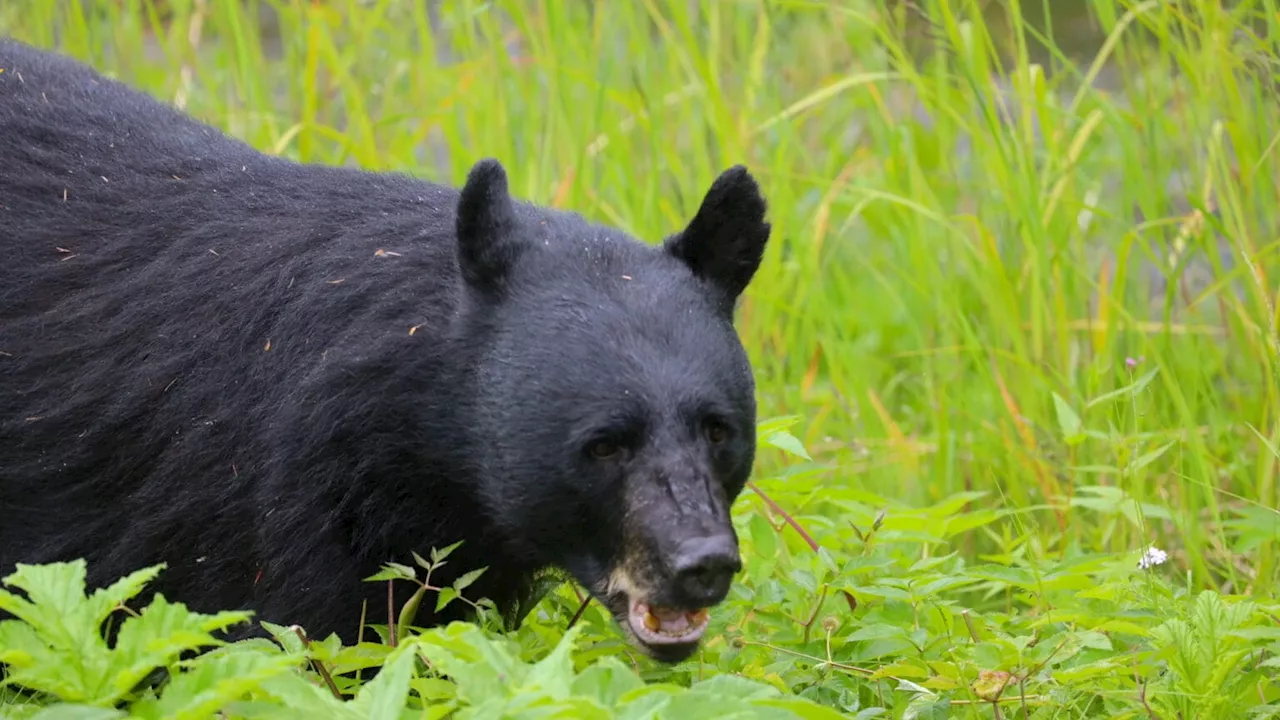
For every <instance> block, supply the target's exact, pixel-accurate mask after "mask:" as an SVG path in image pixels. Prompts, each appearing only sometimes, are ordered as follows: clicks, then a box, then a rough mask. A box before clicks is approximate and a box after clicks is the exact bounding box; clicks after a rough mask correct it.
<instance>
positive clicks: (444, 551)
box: [431, 540, 463, 565]
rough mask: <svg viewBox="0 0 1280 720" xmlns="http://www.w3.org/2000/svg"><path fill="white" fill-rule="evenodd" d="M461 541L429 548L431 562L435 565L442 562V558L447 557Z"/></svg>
mask: <svg viewBox="0 0 1280 720" xmlns="http://www.w3.org/2000/svg"><path fill="white" fill-rule="evenodd" d="M462 543H463V541H462V540H459V541H458V542H456V543H453V544H451V545H446V546H444V547H443V548H431V562H432V563H433V564H436V565H439V564H441V563H442V562H444V559H445V558H447V557H449V555H451V554H452V553H453V551H454V550H457V549H458V547H459V546H460V545H462Z"/></svg>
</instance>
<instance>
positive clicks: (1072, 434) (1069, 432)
mask: <svg viewBox="0 0 1280 720" xmlns="http://www.w3.org/2000/svg"><path fill="white" fill-rule="evenodd" d="M1052 395H1053V407H1054V410H1055V411H1056V412H1057V414H1058V427H1059V428H1060V429H1061V430H1062V435H1063V439H1065V440H1066V442H1067V444H1068V445H1075V444H1077V443H1079V442H1080V441H1081V440H1083V439H1084V424H1083V423H1082V422H1081V421H1080V416H1079V415H1077V414H1076V411H1075V410H1073V409H1072V408H1071V406H1070V405H1068V404H1067V401H1066V400H1063V399H1062V396H1061V395H1059V394H1058V393H1056V392H1055V393H1052Z"/></svg>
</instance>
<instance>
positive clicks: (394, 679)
mask: <svg viewBox="0 0 1280 720" xmlns="http://www.w3.org/2000/svg"><path fill="white" fill-rule="evenodd" d="M417 649H418V643H417V641H416V640H409V641H407V642H405V643H403V644H401V645H399V646H397V647H396V649H395V650H394V651H393V652H392V653H391V655H390V656H389V659H388V661H387V664H386V665H384V666H383V668H382V670H380V671H379V672H378V674H377V675H376V676H375V677H374V678H373V680H371V681H370V682H368V683H366V684H365V685H364V687H362V688H360V691H359V692H358V693H356V697H355V699H354V700H352V701H351V703H350V707H351V709H352V710H353V711H355V712H358V713H360V716H361V717H363V718H370V719H371V720H399V717H400V714H401V712H402V711H403V710H404V707H405V701H406V700H407V699H408V694H409V681H410V680H411V679H412V676H413V668H414V663H415V661H416V660H417Z"/></svg>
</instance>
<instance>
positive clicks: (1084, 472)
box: [0, 0, 1280, 718]
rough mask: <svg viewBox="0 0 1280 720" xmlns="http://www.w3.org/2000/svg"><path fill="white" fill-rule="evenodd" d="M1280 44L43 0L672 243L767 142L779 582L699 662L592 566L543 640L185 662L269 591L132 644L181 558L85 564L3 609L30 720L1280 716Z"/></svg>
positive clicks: (1161, 24)
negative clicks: (96, 578) (609, 612)
mask: <svg viewBox="0 0 1280 720" xmlns="http://www.w3.org/2000/svg"><path fill="white" fill-rule="evenodd" d="M1050 10H1052V12H1049V11H1050ZM1278 29H1280V3H1277V2H1275V1H1273V0H1252V1H1247V0H1242V1H1240V2H1216V1H1210V0H1183V1H1176V2H1175V1H1172V0H1170V1H1165V2H1162V1H1160V0H1146V1H1145V2H1132V1H1130V0H1089V1H1087V2H1076V1H1072V2H1058V1H1055V2H1052V3H1050V2H1049V1H1048V0H1043V1H1031V0H1028V1H1027V2H1022V3H1017V2H1013V0H1004V1H1002V2H977V1H976V0H967V1H966V0H918V1H915V2H905V1H901V0H899V1H895V2H889V0H845V1H844V2H834V1H831V2H826V1H822V0H733V1H731V0H712V1H709V2H690V1H687V0H686V1H676V0H637V1H636V2H621V1H616V2H615V1H613V0H611V1H610V2H607V3H595V2H586V1H584V0H563V1H562V0H541V1H536V0H527V1H524V2H514V1H512V2H501V3H481V2H474V1H466V0H463V1H458V2H443V3H442V2H434V1H432V2H426V1H422V2H419V1H416V0H415V1H413V2H409V1H404V2H400V1H393V0H326V1H323V2H322V1H319V0H317V1H316V2H304V1H303V0H168V1H166V2H160V1H159V0H155V1H152V0H9V2H6V3H4V4H3V5H0V32H3V33H5V34H10V35H14V36H16V37H19V38H21V39H24V40H27V41H30V42H34V43H36V44H39V45H42V46H46V47H52V48H57V49H60V50H62V51H64V52H68V53H70V54H72V55H74V56H76V57H79V58H82V59H85V60H89V61H92V62H93V63H94V64H95V65H96V66H98V67H99V68H101V69H102V70H104V71H106V72H108V73H110V74H112V75H114V76H116V77H119V78H121V79H123V80H126V81H127V82H129V83H131V84H133V85H135V86H137V87H140V88H142V89H144V90H146V91H148V92H151V93H154V94H155V95H157V96H158V97H161V98H164V99H166V100H168V101H171V102H174V103H176V104H178V105H179V106H181V107H184V108H185V109H186V110H188V111H189V112H191V113H193V114H195V115H196V116H198V117H200V118H202V119H205V120H207V121H210V122H212V123H214V124H215V125H217V126H219V127H221V128H224V129H226V130H227V131H228V132H230V133H231V134H233V135H235V136H237V137H241V138H243V139H245V140H247V141H249V142H250V143H252V144H253V145H255V146H257V147H259V148H261V149H263V150H264V151H266V152H272V153H279V154H282V155H285V156H288V157H292V158H296V159H299V160H303V161H308V162H322V163H333V164H350V165H360V166H363V167H366V168H370V169H388V170H399V171H407V172H411V173H414V174H417V175H419V176H422V177H426V178H430V179H435V180H441V181H447V182H453V183H458V182H460V181H461V180H462V178H463V176H464V174H465V172H466V169H467V168H468V167H469V166H470V164H471V163H472V162H474V161H475V160H476V159H478V158H480V157H483V156H496V157H498V158H500V159H501V160H502V161H503V162H504V163H505V164H506V166H507V168H508V170H509V172H510V173H511V176H512V186H513V189H514V191H515V192H517V193H518V194H520V195H522V196H524V197H527V198H530V199H533V200H537V201H540V202H544V203H548V204H552V205H556V206H559V207H567V208H572V209H575V210H578V211H581V212H583V213H584V214H586V215H589V216H591V217H593V218H596V219H600V220H604V221H607V222H611V223H614V224H617V225H619V226H620V227H622V228H624V229H626V230H629V231H631V232H633V233H635V234H637V235H639V236H641V237H645V238H649V239H652V240H656V239H658V238H660V237H661V236H662V235H665V234H666V233H668V232H670V231H671V230H673V229H675V228H678V227H680V226H681V225H683V223H684V222H685V220H686V219H687V218H688V217H689V216H690V214H691V213H692V211H693V210H694V209H695V207H696V203H697V201H698V200H699V198H700V197H701V193H702V192H704V191H705V188H706V187H707V185H708V183H709V182H710V181H711V179H712V178H713V177H714V176H715V174H717V173H718V172H719V171H720V170H722V169H723V168H724V167H726V166H728V165H730V164H733V163H736V162H745V163H746V164H748V165H749V166H750V167H751V169H752V171H753V172H754V173H755V174H756V176H757V177H758V178H759V179H760V181H761V183H762V185H763V187H764V190H765V192H766V195H767V197H768V198H769V201H770V205H771V219H772V221H773V223H774V228H775V234H774V240H773V243H772V245H771V247H770V250H769V253H768V255H767V257H766V260H765V264H764V267H763V268H762V270H761V272H760V274H759V276H758V277H757V280H756V282H755V284H754V285H753V287H752V288H751V290H750V291H749V297H748V298H747V299H746V302H745V303H744V306H743V308H742V310H741V316H740V327H741V329H742V333H743V336H744V339H745V341H746V343H747V346H748V349H749V351H750V353H751V355H752V358H753V361H754V363H755V366H756V368H757V374H758V379H759V383H760V403H761V409H762V413H763V414H764V416H765V418H766V420H765V422H764V423H762V426H761V429H760V433H761V437H762V439H764V440H765V444H764V446H763V448H764V449H762V453H761V457H760V461H759V470H758V473H757V476H756V478H755V482H754V483H753V488H752V490H750V491H749V492H748V493H747V494H746V495H745V496H744V497H743V499H742V500H741V501H740V503H739V505H738V506H737V509H736V513H735V517H736V520H737V522H738V523H739V526H740V530H741V534H742V537H743V552H744V558H745V559H746V562H747V569H746V571H745V572H744V574H743V576H742V578H741V580H740V582H739V583H737V584H736V585H735V588H734V590H733V593H732V595H731V598H730V600H729V601H728V602H727V603H726V604H725V605H724V606H723V607H722V608H720V609H718V610H717V612H716V613H715V615H714V617H713V626H712V632H711V633H710V635H709V642H707V644H706V647H705V649H704V650H703V652H702V653H701V654H699V655H698V656H696V657H695V658H694V659H692V660H691V661H690V662H688V663H685V664H683V665H681V666H677V667H674V668H667V667H660V666H656V665H654V664H652V663H650V662H648V661H646V660H645V659H643V658H640V657H637V656H636V655H635V653H634V652H633V651H631V650H630V649H629V648H627V647H626V645H625V644H624V643H623V642H622V641H621V638H620V636H619V635H618V633H617V631H616V630H615V629H614V628H613V627H612V624H611V621H610V620H609V618H608V617H607V616H606V615H605V613H604V612H603V611H602V610H601V609H600V608H599V607H598V606H596V605H594V604H593V605H589V606H588V607H587V609H586V610H585V612H583V613H582V615H581V617H580V619H578V621H577V622H576V623H575V624H574V626H573V629H572V631H570V634H571V635H572V637H566V628H567V627H568V626H569V624H570V619H571V618H573V617H574V616H575V614H576V613H577V612H578V610H579V606H580V600H579V595H578V594H577V593H578V591H577V590H576V589H574V588H572V587H569V586H559V587H556V588H555V589H553V590H552V591H551V592H550V593H549V594H548V595H547V596H546V597H545V598H544V599H543V600H542V602H541V603H540V604H538V605H537V606H536V607H535V608H534V609H533V611H532V612H531V614H530V615H529V616H528V618H527V619H526V621H525V623H524V624H523V625H522V626H521V627H520V628H519V629H517V630H506V631H504V630H502V629H500V628H498V627H496V626H495V625H494V624H493V623H491V622H488V621H487V620H486V619H485V617H483V616H482V617H481V618H480V619H479V620H478V622H479V624H477V625H470V624H468V625H456V626H451V627H448V628H441V629H436V630H432V631H429V632H426V633H423V634H418V633H411V634H410V637H409V638H408V639H406V638H405V637H404V636H403V635H401V636H400V641H399V642H398V643H396V646H395V648H394V649H393V648H392V646H391V644H390V643H389V642H388V641H389V639H390V638H389V637H388V636H387V634H386V633H385V631H384V633H383V636H382V637H383V640H384V641H383V642H379V643H365V644H363V645H361V646H357V647H353V648H342V647H339V646H337V645H336V644H334V643H333V642H331V641H324V640H323V639H313V640H311V641H310V642H309V644H304V643H303V641H302V640H301V639H300V637H301V636H299V634H298V633H297V632H296V631H290V630H289V629H287V628H277V630H278V631H279V632H278V636H277V637H278V642H277V643H274V644H273V643H266V642H260V643H249V644H247V645H244V646H232V647H225V648H221V649H218V650H215V651H213V652H209V653H205V654H203V655H200V656H199V658H198V659H196V660H194V661H191V662H190V664H189V665H183V666H180V665H179V654H180V652H181V651H182V650H184V649H189V648H196V647H202V646H205V645H206V644H207V643H208V642H209V638H210V636H209V635H208V633H209V632H210V631H211V630H212V629H214V628H216V627H219V626H222V625H225V624H226V623H228V622H232V621H234V620H236V619H238V618H239V617H240V616H238V615H224V616H217V617H203V616H192V615H190V614H189V613H187V612H186V611H185V609H183V608H181V606H177V605H172V604H168V603H166V602H161V603H157V604H154V605H152V606H150V607H148V608H147V609H146V610H143V609H142V608H138V607H133V608H132V609H131V611H130V612H125V611H123V610H119V611H116V612H115V613H113V614H112V615H111V617H112V618H113V619H114V621H115V622H121V621H123V622H124V627H125V628H133V630H132V631H126V632H125V634H124V635H122V637H124V638H125V639H124V640H122V641H121V644H120V645H117V646H116V647H114V648H108V647H107V646H106V645H105V644H100V643H97V642H96V641H95V640H94V639H93V638H94V637H96V636H95V635H94V633H93V630H92V629H93V628H94V627H96V624H95V623H96V620H97V619H98V618H99V617H106V616H107V614H108V613H111V612H112V608H114V607H116V605H117V604H118V603H121V602H125V601H126V600H127V599H128V598H129V597H131V596H132V592H133V591H136V589H137V588H138V587H139V585H138V583H141V582H143V581H144V580H145V579H146V578H148V577H150V575H147V574H145V573H144V574H143V575H139V576H136V577H135V578H134V579H132V580H130V581H128V582H127V583H125V584H124V585H122V586H120V588H119V589H117V590H115V591H113V592H111V593H107V594H105V595H97V596H92V598H93V599H88V598H85V597H83V594H82V589H81V588H80V587H79V586H78V585H77V583H78V582H79V581H78V578H79V577H81V576H82V573H83V568H79V567H78V566H76V565H67V566H51V567H47V568H25V569H23V570H21V571H19V572H18V573H16V574H14V575H11V576H10V577H9V578H8V579H7V580H6V587H8V590H9V592H8V594H4V595H0V607H3V608H4V609H6V610H8V611H10V612H13V613H14V614H15V615H18V616H19V617H20V618H21V620H20V621H9V622H7V623H4V624H0V662H4V663H8V665H9V670H8V672H9V673H10V674H9V675H8V677H7V680H6V683H7V684H6V688H7V689H5V690H3V691H0V692H3V693H4V695H3V696H0V697H2V699H0V712H3V713H6V714H8V715H11V716H14V717H33V716H39V717H42V718H73V717H74V718H94V717H115V716H117V715H119V714H122V713H132V714H133V715H134V716H137V717H208V716H210V714H211V713H213V712H214V711H215V710H218V709H221V711H222V712H224V713H226V714H227V715H228V716H232V717H258V716H288V717H297V716H299V715H300V714H307V713H310V714H317V715H319V716H323V717H329V716H334V717H337V716H343V715H352V716H353V717H354V716H360V717H459V718H461V717H499V716H504V717H614V716H616V717H628V718H631V717H635V718H640V717H699V716H703V715H707V714H708V713H714V714H715V716H718V717H742V718H755V717H813V718H818V717H826V716H828V715H827V714H824V713H828V714H829V713H845V714H847V715H849V716H854V717H868V718H869V717H886V718H889V717H892V718H941V717H966V718H967V717H983V718H995V717H1001V718H1009V717H1019V718H1021V717H1035V718H1049V717H1053V718H1058V717H1109V718H1110V717H1121V718H1124V717H1144V718H1145V717H1151V718H1173V717H1184V718H1192V717H1197V718H1199V717H1203V718H1217V717H1223V718H1227V717H1231V718H1238V717H1270V716H1274V715H1276V714H1277V707H1278V706H1280V688H1278V687H1277V683H1276V679H1275V677H1276V668H1277V666H1278V662H1277V659H1276V658H1277V652H1278V651H1280V605H1278V604H1277V602H1276V601H1275V600H1273V599H1272V598H1273V596H1274V595H1275V593H1276V590H1277V580H1278V579H1280V571H1278V570H1277V562H1276V560H1277V558H1276V550H1277V540H1280V513H1277V510H1276V507H1277V490H1276V476H1277V469H1278V468H1280V420H1278V418H1277V410H1280V402H1278V395H1280V376H1278V374H1277V360H1278V357H1277V356H1278V353H1280V334H1278V333H1277V324H1278V322H1280V316H1278V315H1277V300H1278V298H1277V281H1276V279H1275V278H1276V277H1277V272H1278V271H1280V263H1278V262H1277V248H1278V247H1280V245H1278V243H1277V232H1276V229H1277V228H1278V227H1280V225H1278V224H1277V214H1278V212H1280V202H1278V198H1277V182H1278V180H1280V173H1278V172H1277V171H1278V170H1280V158H1278V157H1277V156H1278V153H1280V150H1278V149H1277V145H1280V106H1278V105H1277V103H1276V90H1277V86H1276V82H1275V80H1274V76H1275V70H1276V68H1277V66H1278V63H1277V60H1278V59H1280V54H1278V52H1277V30H1278ZM1152 544H1154V545H1157V546H1158V547H1160V548H1162V549H1164V550H1166V551H1167V552H1168V560H1167V562H1166V563H1164V564H1163V565H1159V566H1157V567H1154V568H1151V569H1150V570H1140V569H1139V568H1138V567H1137V560H1138V558H1139V556H1141V555H1142V553H1143V551H1144V550H1146V549H1147V548H1148V547H1149V546H1151V545H1152ZM427 550H428V549H427V548H424V549H423V552H426V551H427ZM404 570H407V568H405V569H402V570H401V572H403V571H404ZM421 571H422V568H418V569H417V572H418V573H419V575H420V574H421ZM451 592H454V595H458V594H460V595H461V596H462V597H464V598H466V589H465V588H458V589H455V591H451ZM473 600H474V599H473ZM423 601H424V602H436V600H433V599H430V598H425V599H424V600H423ZM453 601H460V600H456V599H455V600H453ZM28 602H30V603H33V604H31V605H28V604H27V603H28ZM138 612H141V615H140V616H138V617H136V618H132V619H127V620H126V619H125V618H127V617H131V614H130V613H134V614H136V613H138ZM126 640H127V642H126ZM384 662H385V663H387V665H386V671H384V672H382V673H380V674H379V675H377V679H376V680H373V681H372V682H363V680H367V679H368V677H369V676H370V675H371V672H370V671H369V669H370V668H372V667H374V666H378V665H381V664H383V663H384ZM180 667H182V668H185V669H184V670H181V671H179V668H180ZM155 668H169V669H170V670H172V671H173V672H174V677H173V679H172V680H171V681H170V682H169V683H168V684H165V685H162V686H160V689H159V690H151V689H146V686H145V685H144V686H139V685H138V683H139V682H140V681H142V680H143V679H145V678H149V677H154V675H153V674H152V671H153V670H154V669H155ZM348 673H350V674H351V675H350V676H347V675H346V674H348ZM357 674H358V675H359V676H357ZM326 675H327V676H329V677H328V680H326V679H325V676H326ZM362 678H363V680H362ZM333 690H337V691H338V694H340V695H343V696H344V697H346V698H347V699H346V700H345V701H344V702H339V701H338V700H337V699H336V698H335V697H334V692H333ZM58 701H62V702H64V703H67V704H64V705H57V704H56V703H57V702H58ZM801 703H803V704H801Z"/></svg>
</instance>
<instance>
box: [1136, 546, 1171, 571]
mask: <svg viewBox="0 0 1280 720" xmlns="http://www.w3.org/2000/svg"><path fill="white" fill-rule="evenodd" d="M1168 559H1169V553H1167V552H1165V551H1163V550H1161V549H1160V548H1158V547H1156V546H1155V545H1152V546H1151V547H1149V548H1147V551H1146V552H1144V553H1142V557H1141V558H1139V559H1138V568H1139V569H1141V570H1149V569H1151V568H1153V567H1155V566H1157V565H1163V564H1164V561H1165V560H1168Z"/></svg>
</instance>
